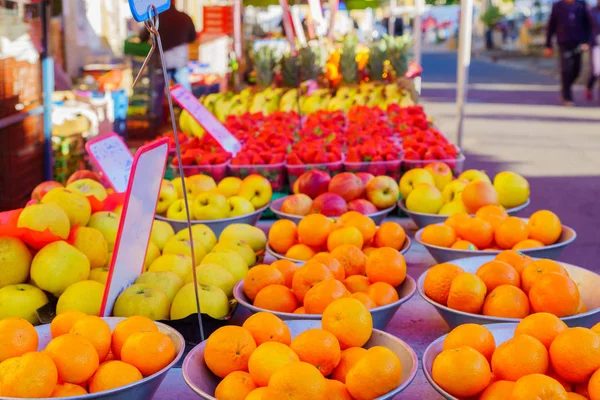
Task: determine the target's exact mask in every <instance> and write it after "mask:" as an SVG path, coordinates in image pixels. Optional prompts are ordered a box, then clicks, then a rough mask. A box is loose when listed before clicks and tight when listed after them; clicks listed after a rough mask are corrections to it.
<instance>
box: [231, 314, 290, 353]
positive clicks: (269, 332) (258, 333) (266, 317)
mask: <svg viewBox="0 0 600 400" xmlns="http://www.w3.org/2000/svg"><path fill="white" fill-rule="evenodd" d="M242 328H245V329H247V330H248V331H249V332H250V334H251V335H252V337H253V338H254V341H255V342H256V345H257V346H260V345H261V344H263V343H266V342H280V343H283V344H285V345H288V346H289V345H290V343H292V336H291V334H290V329H289V328H288V326H287V325H286V324H285V322H283V321H282V320H281V319H279V318H278V317H277V316H275V315H273V314H271V313H270V312H264V311H263V312H258V313H256V314H253V315H251V316H250V317H249V318H248V319H247V320H246V321H245V322H244V324H243V325H242Z"/></svg>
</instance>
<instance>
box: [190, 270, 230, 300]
mask: <svg viewBox="0 0 600 400" xmlns="http://www.w3.org/2000/svg"><path fill="white" fill-rule="evenodd" d="M196 279H197V280H198V283H201V284H203V285H212V286H216V287H218V288H219V289H221V290H222V291H223V292H225V294H226V295H227V297H231V296H232V295H233V287H234V286H235V284H236V283H237V281H236V280H235V277H234V276H233V274H232V273H231V272H229V271H228V270H227V269H226V268H224V267H222V266H220V265H219V264H203V265H199V266H197V267H196ZM193 281H194V275H193V274H192V273H191V272H190V274H189V275H188V276H187V278H186V280H185V283H190V282H193Z"/></svg>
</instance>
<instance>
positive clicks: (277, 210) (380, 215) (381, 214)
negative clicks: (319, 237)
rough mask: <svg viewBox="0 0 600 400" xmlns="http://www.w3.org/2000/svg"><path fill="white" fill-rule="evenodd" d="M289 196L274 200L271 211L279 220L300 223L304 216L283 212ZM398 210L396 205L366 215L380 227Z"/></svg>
mask: <svg viewBox="0 0 600 400" xmlns="http://www.w3.org/2000/svg"><path fill="white" fill-rule="evenodd" d="M288 197H289V196H286V197H281V198H279V199H277V200H274V201H272V202H271V206H270V207H271V211H273V214H275V216H276V217H277V218H278V219H289V220H290V221H294V222H295V223H296V224H298V223H300V220H301V219H302V218H304V216H302V215H294V214H287V213H284V212H282V211H281V205H282V204H283V202H284V201H285V199H286V198H288ZM395 208H396V205H395V204H394V205H393V206H392V207H390V208H386V209H384V210H381V211H378V212H376V213H374V214H366V216H367V217H369V218H371V219H372V220H373V222H375V224H376V225H379V224H381V223H382V222H383V220H384V219H385V217H387V216H388V214H389V213H391V212H392V211H394V209H395ZM331 218H334V219H338V218H339V217H331Z"/></svg>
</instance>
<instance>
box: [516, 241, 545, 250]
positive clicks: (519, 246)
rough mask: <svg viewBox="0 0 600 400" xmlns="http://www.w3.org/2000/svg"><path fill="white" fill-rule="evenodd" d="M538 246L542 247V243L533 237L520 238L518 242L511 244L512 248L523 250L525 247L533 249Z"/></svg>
mask: <svg viewBox="0 0 600 400" xmlns="http://www.w3.org/2000/svg"><path fill="white" fill-rule="evenodd" d="M538 247H544V244H543V243H542V242H540V241H538V240H534V239H525V240H521V241H520V242H519V243H517V244H515V245H514V246H513V248H512V249H513V250H525V249H535V248H538Z"/></svg>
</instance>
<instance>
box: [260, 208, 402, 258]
mask: <svg viewBox="0 0 600 400" xmlns="http://www.w3.org/2000/svg"><path fill="white" fill-rule="evenodd" d="M405 240H406V233H405V232H404V229H403V228H402V227H401V226H400V225H399V224H397V223H395V222H385V223H383V224H381V226H379V227H377V226H376V225H375V222H373V220H372V219H371V218H369V217H366V216H364V215H362V214H360V213H358V212H356V211H349V212H347V213H345V214H343V215H342V216H341V217H340V218H339V219H338V220H337V221H336V220H334V219H332V218H329V217H326V216H324V215H322V214H311V215H307V216H306V217H304V218H302V220H300V222H299V223H298V225H296V224H295V223H294V222H293V221H289V220H283V219H282V220H279V221H276V222H275V223H274V224H273V226H272V227H271V230H270V231H269V246H271V248H272V249H273V250H274V251H275V252H277V253H279V254H283V255H285V256H286V257H287V258H291V259H293V260H300V261H307V260H309V259H311V258H312V257H313V256H314V255H315V254H317V253H320V252H333V251H334V250H335V249H336V248H337V247H339V246H343V245H352V246H355V247H358V248H359V249H361V250H363V251H364V252H365V253H367V254H368V253H369V252H370V251H371V249H372V248H379V247H391V248H393V249H396V250H400V249H401V248H402V246H404V242H405Z"/></svg>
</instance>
